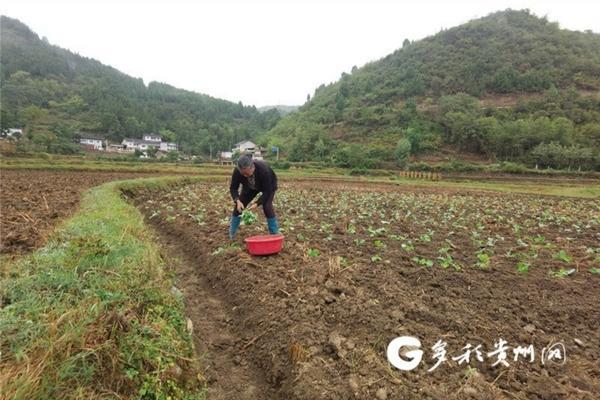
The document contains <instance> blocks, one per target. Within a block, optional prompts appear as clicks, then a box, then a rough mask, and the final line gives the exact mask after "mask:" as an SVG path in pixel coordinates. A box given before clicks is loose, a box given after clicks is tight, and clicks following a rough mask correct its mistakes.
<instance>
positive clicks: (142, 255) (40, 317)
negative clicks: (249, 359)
mask: <svg viewBox="0 0 600 400" xmlns="http://www.w3.org/2000/svg"><path fill="white" fill-rule="evenodd" d="M179 180H180V179H179ZM170 182H173V179H164V178H163V179H153V180H144V181H142V182H140V183H134V182H133V181H126V182H125V183H122V182H111V183H108V184H105V185H102V186H100V187H97V188H94V189H92V190H91V191H89V192H88V193H87V194H86V195H85V197H84V199H83V201H82V205H83V206H82V208H81V209H80V210H79V211H78V212H77V214H76V215H75V216H74V217H73V218H71V219H70V220H68V221H67V222H66V223H64V224H63V225H62V226H61V227H59V228H58V229H57V230H56V231H55V232H54V234H53V235H52V237H51V238H50V240H49V242H48V244H47V245H46V246H45V247H44V248H42V249H40V250H38V251H36V252H35V253H33V254H31V255H29V256H26V257H24V258H22V259H20V260H17V261H15V262H12V263H7V264H5V265H3V266H2V282H1V283H0V300H1V304H0V305H1V307H0V351H1V354H0V388H2V397H3V398H11V399H40V400H41V399H75V398H86V399H100V398H102V399H105V398H137V399H165V400H166V399H202V398H204V383H203V382H202V381H201V380H200V379H199V375H198V371H199V365H198V361H197V360H196V359H195V357H194V350H193V345H192V340H191V335H190V333H189V332H188V330H187V325H186V318H185V316H184V312H183V310H184V306H183V301H182V299H181V298H180V297H178V295H177V294H174V293H177V292H176V291H173V292H172V291H171V288H172V285H173V283H172V278H173V276H172V275H173V274H172V272H169V271H168V270H167V269H166V268H165V261H164V260H162V259H161V256H160V254H159V250H158V248H157V246H156V245H155V244H154V243H153V239H152V237H151V235H150V233H149V232H148V231H147V229H146V228H145V226H144V223H143V217H142V215H141V214H140V213H139V212H138V210H137V209H136V208H135V207H133V206H132V205H129V204H128V203H126V202H125V201H124V200H123V199H122V197H121V188H123V187H124V188H126V190H132V188H134V187H136V186H138V185H144V184H147V185H151V186H161V185H168V184H170Z"/></svg>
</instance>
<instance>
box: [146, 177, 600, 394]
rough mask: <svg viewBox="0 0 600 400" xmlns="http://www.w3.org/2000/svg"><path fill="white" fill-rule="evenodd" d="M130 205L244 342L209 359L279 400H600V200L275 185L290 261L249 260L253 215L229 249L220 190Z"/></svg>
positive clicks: (262, 228)
mask: <svg viewBox="0 0 600 400" xmlns="http://www.w3.org/2000/svg"><path fill="white" fill-rule="evenodd" d="M136 202H137V203H138V205H139V207H140V209H141V210H142V211H143V212H144V214H145V216H146V219H147V221H148V222H149V223H151V224H153V225H154V226H155V227H156V228H157V229H158V231H159V232H160V233H161V237H162V238H163V240H165V241H168V242H169V243H171V244H176V245H177V246H178V248H179V249H180V251H181V252H183V253H185V255H186V256H188V259H191V260H196V261H195V263H194V268H195V269H196V273H197V274H198V275H201V276H203V277H204V278H205V279H206V280H207V281H208V282H209V283H210V286H211V287H212V289H213V290H214V294H215V295H216V296H219V297H220V298H221V299H222V301H223V303H225V304H227V305H228V309H229V310H230V316H229V317H228V318H225V319H224V321H225V323H226V324H227V326H228V329H229V330H230V331H233V332H235V333H236V335H237V337H236V338H229V339H228V340H227V341H224V342H223V343H220V344H219V346H217V347H216V348H215V351H216V350H217V349H220V350H219V351H229V352H231V353H232V354H235V355H236V358H235V359H236V362H242V363H246V362H247V363H249V364H250V365H252V366H254V367H255V368H256V370H258V371H261V373H262V374H263V375H264V379H265V381H267V382H269V384H270V386H271V387H272V388H275V389H277V391H278V393H279V394H280V398H298V399H317V398H324V399H325V398H330V399H351V398H378V399H385V398H391V399H395V398H417V399H421V398H422V399H429V398H432V399H451V398H479V399H503V398H506V399H551V398H552V399H554V398H556V399H560V398H565V399H566V398H581V399H593V398H597V397H598V395H599V394H600V384H599V382H600V367H599V365H600V364H599V363H598V360H600V350H599V349H600V309H599V308H598V304H599V301H600V276H599V274H600V269H599V268H600V248H598V243H600V203H599V202H598V201H596V200H579V199H578V200H575V199H564V198H552V197H532V196H525V195H510V194H491V193H477V192H469V193H464V192H458V191H447V190H434V189H410V190H407V189H406V188H399V187H393V186H385V185H380V186H358V185H349V184H345V185H344V184H332V183H331V182H328V183H327V184H321V183H319V182H304V183H295V184H293V185H292V184H290V183H283V184H282V185H281V189H280V190H279V192H278V193H277V195H276V201H275V204H276V210H277V212H278V216H279V218H280V224H281V227H282V231H283V233H284V234H285V236H286V242H285V246H284V251H283V252H282V253H281V254H279V255H277V256H270V257H262V258H261V257H251V256H249V255H247V254H246V253H245V251H244V249H243V238H244V237H247V236H250V235H253V234H264V233H265V232H266V225H265V224H266V222H265V220H264V217H263V216H262V215H258V221H256V222H255V223H254V224H252V225H249V226H242V227H241V231H240V233H239V234H238V235H239V237H238V238H237V239H236V240H234V241H230V240H229V239H228V238H227V234H226V232H227V226H228V219H229V214H230V212H231V209H230V208H231V201H230V199H229V198H228V194H227V190H226V188H225V186H224V185H221V186H217V185H214V184H208V183H202V184H195V185H189V186H182V187H179V188H177V189H172V190H170V191H167V192H146V193H139V194H138V195H137V197H136ZM182 284H183V285H184V286H185V283H182ZM191 290H192V293H193V288H191ZM187 293H188V295H189V293H190V291H189V290H188V291H187ZM399 336H411V337H416V338H418V339H419V340H420V342H421V348H420V349H421V350H422V351H423V356H422V360H421V362H420V364H419V365H418V366H417V367H416V368H415V369H413V370H410V371H400V370H398V369H396V368H394V367H392V366H391V365H390V364H389V362H388V360H387V358H386V348H387V346H388V344H389V343H390V342H391V341H392V340H393V339H394V338H396V337H399ZM200 340H202V338H200ZM406 350H407V348H404V349H403V353H402V354H404V355H405V357H404V358H405V359H407V360H408V359H410V357H409V356H408V355H406V353H405V351H406ZM413 350H414V349H413ZM216 379H217V380H218V377H217V378H216Z"/></svg>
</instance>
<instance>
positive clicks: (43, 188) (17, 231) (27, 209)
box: [0, 170, 157, 255]
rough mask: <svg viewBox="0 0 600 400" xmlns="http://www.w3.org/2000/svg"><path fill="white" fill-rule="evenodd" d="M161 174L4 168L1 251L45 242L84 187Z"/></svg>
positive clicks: (0, 201)
mask: <svg viewBox="0 0 600 400" xmlns="http://www.w3.org/2000/svg"><path fill="white" fill-rule="evenodd" d="M152 175H157V174H148V173H114V172H81V171H36V170H0V254H8V255H13V254H22V253H24V252H29V251H31V250H33V249H35V248H38V247H40V246H41V245H43V244H44V243H45V241H46V239H47V237H48V234H49V233H50V232H51V231H52V229H53V228H54V227H55V226H56V225H57V224H58V223H59V222H60V221H62V220H63V219H64V218H66V217H68V216H70V215H71V214H73V212H74V211H75V210H76V209H77V207H78V205H79V201H80V199H81V194H82V193H83V191H84V190H86V189H89V188H91V187H93V186H97V185H100V184H102V183H105V182H109V181H114V180H120V179H131V178H142V177H148V176H152Z"/></svg>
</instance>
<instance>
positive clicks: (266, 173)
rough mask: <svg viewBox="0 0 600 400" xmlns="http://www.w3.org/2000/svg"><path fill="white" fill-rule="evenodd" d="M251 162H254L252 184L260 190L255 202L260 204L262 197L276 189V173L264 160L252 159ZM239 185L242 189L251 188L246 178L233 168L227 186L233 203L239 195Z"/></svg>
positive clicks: (267, 196)
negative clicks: (260, 193)
mask: <svg viewBox="0 0 600 400" xmlns="http://www.w3.org/2000/svg"><path fill="white" fill-rule="evenodd" d="M252 162H253V163H254V177H255V178H254V185H255V187H256V191H257V192H262V196H260V198H259V199H258V201H257V202H256V203H257V204H259V205H260V204H262V200H263V199H267V198H269V196H270V195H271V193H273V192H274V191H276V190H277V175H275V172H274V171H273V170H272V169H271V167H269V165H268V164H267V163H266V162H264V161H259V160H253V161H252ZM240 185H242V191H250V190H252V189H251V188H250V186H249V184H248V178H246V177H245V176H244V175H242V174H241V172H240V171H239V170H238V169H237V168H235V169H234V170H233V175H231V185H230V187H229V191H230V192H231V198H232V199H233V202H234V203H235V201H236V200H237V199H238V198H239V197H240V194H239V187H240Z"/></svg>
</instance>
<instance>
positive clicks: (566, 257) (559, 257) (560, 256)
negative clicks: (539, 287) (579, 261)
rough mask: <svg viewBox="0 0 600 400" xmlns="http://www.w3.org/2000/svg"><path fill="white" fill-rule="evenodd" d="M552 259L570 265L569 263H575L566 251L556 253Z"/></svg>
mask: <svg viewBox="0 0 600 400" xmlns="http://www.w3.org/2000/svg"><path fill="white" fill-rule="evenodd" d="M552 257H553V258H554V259H555V260H560V261H564V262H566V263H569V262H571V261H573V257H571V256H570V255H568V254H567V252H566V251H564V250H561V251H559V252H558V253H555V254H554V255H553V256H552Z"/></svg>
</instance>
